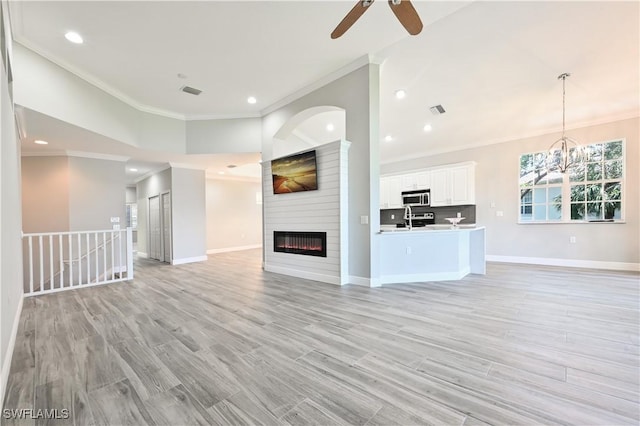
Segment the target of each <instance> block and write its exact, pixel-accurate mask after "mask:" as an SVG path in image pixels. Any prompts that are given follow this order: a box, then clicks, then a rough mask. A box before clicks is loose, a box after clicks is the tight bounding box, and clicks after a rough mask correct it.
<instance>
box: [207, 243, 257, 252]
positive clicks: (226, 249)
mask: <svg viewBox="0 0 640 426" xmlns="http://www.w3.org/2000/svg"><path fill="white" fill-rule="evenodd" d="M257 248H262V244H252V245H248V246H236V247H225V248H219V249H208V250H207V254H216V253H228V252H232V251H241V250H251V249H257Z"/></svg>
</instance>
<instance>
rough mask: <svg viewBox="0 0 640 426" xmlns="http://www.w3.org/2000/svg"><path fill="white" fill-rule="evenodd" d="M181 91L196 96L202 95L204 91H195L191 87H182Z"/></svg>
mask: <svg viewBox="0 0 640 426" xmlns="http://www.w3.org/2000/svg"><path fill="white" fill-rule="evenodd" d="M180 90H182V91H183V92H185V93H189V94H191V95H196V96H198V95H199V94H200V93H202V90H198V89H194V88H193V87H189V86H182V87H181V88H180Z"/></svg>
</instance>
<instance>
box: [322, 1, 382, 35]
mask: <svg viewBox="0 0 640 426" xmlns="http://www.w3.org/2000/svg"><path fill="white" fill-rule="evenodd" d="M373 1H374V0H360V1H358V3H356V5H355V6H353V9H351V10H350V11H349V13H347V16H345V17H344V18H343V19H342V21H340V23H339V24H338V26H337V27H336V29H335V30H333V32H332V33H331V38H333V39H336V38H338V37H340V36H341V35H342V34H344V33H346V32H347V30H348V29H349V28H351V26H352V25H353V24H355V22H356V21H357V20H358V18H360V17H361V16H362V14H363V13H364V12H366V11H367V9H368V8H369V6H371V3H373Z"/></svg>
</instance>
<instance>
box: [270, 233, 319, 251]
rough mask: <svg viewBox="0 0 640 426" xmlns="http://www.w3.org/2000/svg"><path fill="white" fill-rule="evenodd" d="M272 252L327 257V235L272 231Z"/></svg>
mask: <svg viewBox="0 0 640 426" xmlns="http://www.w3.org/2000/svg"><path fill="white" fill-rule="evenodd" d="M273 251H275V252H281V253H293V254H303V255H307V256H321V257H327V233H326V232H293V231H273Z"/></svg>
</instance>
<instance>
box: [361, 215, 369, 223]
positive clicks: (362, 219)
mask: <svg viewBox="0 0 640 426" xmlns="http://www.w3.org/2000/svg"><path fill="white" fill-rule="evenodd" d="M368 224H369V216H360V225H368Z"/></svg>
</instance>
